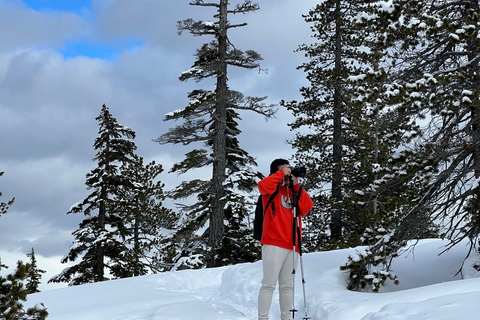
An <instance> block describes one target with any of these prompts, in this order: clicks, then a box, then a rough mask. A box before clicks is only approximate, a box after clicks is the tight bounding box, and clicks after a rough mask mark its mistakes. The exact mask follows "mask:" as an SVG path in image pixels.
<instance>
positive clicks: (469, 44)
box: [350, 1, 480, 287]
mask: <svg viewBox="0 0 480 320" xmlns="http://www.w3.org/2000/svg"><path fill="white" fill-rule="evenodd" d="M395 11H396V13H395V15H396V16H397V19H395V23H391V24H390V28H389V37H390V38H391V39H392V40H393V42H392V44H393V45H392V47H391V50H390V52H391V53H393V54H392V56H391V58H392V64H394V65H395V66H396V68H397V71H398V73H397V76H396V77H395V78H394V79H393V81H392V83H391V87H392V88H393V87H395V88H396V91H397V93H396V95H397V96H398V97H399V99H398V100H397V101H395V104H396V105H397V106H398V109H399V110H403V112H405V113H407V114H410V115H411V118H412V119H414V117H415V116H416V120H417V122H418V123H419V124H421V126H422V127H421V135H420V136H419V137H418V138H417V139H415V140H414V141H413V142H412V143H411V144H410V145H408V146H405V147H406V148H405V149H406V150H405V152H404V155H405V157H406V158H407V160H406V161H405V163H406V164H407V165H406V166H405V171H406V172H407V175H408V180H409V181H410V182H409V183H419V182H420V183H423V185H424V188H423V189H422V193H420V194H419V196H418V194H417V195H416V198H414V201H413V203H414V206H413V207H412V208H410V210H408V212H406V214H405V215H404V216H403V217H401V219H399V221H398V223H397V224H396V226H395V228H393V229H392V231H391V232H389V233H388V234H386V235H384V236H381V237H379V239H377V242H376V243H375V244H374V245H372V246H370V247H369V248H368V256H370V257H376V256H378V254H379V253H381V252H382V251H383V250H384V248H385V246H389V247H390V248H395V247H396V248H397V250H391V251H390V252H389V256H390V257H394V256H395V255H397V254H398V248H399V247H401V246H402V245H403V244H405V243H406V241H408V240H410V239H418V238H421V236H422V235H423V234H424V233H425V225H426V224H425V221H427V222H428V221H435V222H436V223H439V228H440V230H441V234H440V235H441V236H443V237H446V238H449V239H450V240H451V245H450V246H453V245H455V244H457V243H459V242H460V241H462V240H464V239H466V238H468V239H470V241H471V242H472V245H474V244H475V243H476V242H477V241H478V233H479V223H478V221H479V218H478V217H479V213H478V206H477V202H478V194H479V188H478V181H479V177H480V171H479V169H478V168H479V162H478V160H479V156H478V154H479V150H480V148H479V147H480V145H479V139H478V138H479V136H478V134H479V131H478V130H479V129H478V121H479V120H478V119H479V118H478V111H477V109H478V107H479V105H480V103H479V89H478V88H479V87H480V86H479V80H480V78H479V76H478V69H479V59H478V57H479V56H480V55H479V49H478V45H479V38H478V34H479V25H480V24H479V16H480V15H479V14H480V8H479V3H478V1H444V2H442V3H441V4H439V3H438V2H436V1H397V2H396V3H395ZM407 169H408V170H407ZM408 180H407V181H408ZM404 184H407V183H404ZM447 249H448V248H447ZM370 259H371V258H370ZM356 262H357V263H360V264H363V265H364V266H366V265H372V264H373V263H372V261H371V260H370V261H368V259H356ZM357 265H358V264H357ZM358 275H359V274H357V275H356V277H357V279H356V280H353V281H352V282H351V283H350V286H353V287H358V283H359V281H358V280H359V279H361V278H359V277H358ZM355 283H356V284H355Z"/></svg>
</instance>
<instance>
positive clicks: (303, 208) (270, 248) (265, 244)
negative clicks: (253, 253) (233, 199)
mask: <svg viewBox="0 0 480 320" xmlns="http://www.w3.org/2000/svg"><path fill="white" fill-rule="evenodd" d="M291 171H292V169H291V167H290V165H289V162H288V161H287V160H285V159H276V160H274V161H273V162H272V163H271V165H270V175H269V176H268V177H266V178H264V179H263V180H261V181H260V182H259V183H258V189H259V191H260V193H261V194H262V202H263V208H264V213H265V214H264V219H263V234H262V240H261V242H260V243H261V245H262V263H263V279H262V286H261V288H260V292H259V294H258V319H259V320H260V319H268V313H269V311H270V305H271V304H272V297H273V292H274V291H275V287H276V286H277V281H278V288H279V297H280V311H281V318H282V320H288V319H290V318H291V310H292V307H293V281H294V275H293V274H292V271H293V269H294V267H295V268H296V265H297V261H298V242H297V246H296V250H295V251H296V252H295V253H294V252H293V223H294V219H293V206H292V199H293V192H296V193H297V195H298V197H297V201H298V209H299V212H298V214H299V215H301V216H305V215H306V214H307V213H308V212H309V211H310V210H311V209H312V207H313V201H312V199H311V198H310V196H309V195H308V194H307V192H306V191H305V190H303V188H301V186H300V183H299V182H298V178H297V177H294V176H292V175H291ZM277 188H278V194H277V195H276V196H275V198H273V200H272V202H271V204H268V207H266V206H267V202H268V200H269V198H270V195H272V194H273V193H274V192H276V190H277ZM298 193H299V194H298ZM300 235H301V223H300Z"/></svg>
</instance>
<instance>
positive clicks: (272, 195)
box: [263, 185, 278, 216]
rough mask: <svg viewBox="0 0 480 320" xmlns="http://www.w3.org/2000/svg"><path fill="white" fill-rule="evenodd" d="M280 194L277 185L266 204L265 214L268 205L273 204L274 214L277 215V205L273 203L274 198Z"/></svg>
mask: <svg viewBox="0 0 480 320" xmlns="http://www.w3.org/2000/svg"><path fill="white" fill-rule="evenodd" d="M277 194H278V185H277V188H276V189H275V192H273V193H272V194H271V195H270V198H268V201H267V205H266V206H265V211H263V215H265V212H266V211H267V209H268V206H269V205H270V204H272V214H273V215H274V216H275V215H276V213H275V205H274V204H273V202H272V201H273V199H275V197H276V196H277Z"/></svg>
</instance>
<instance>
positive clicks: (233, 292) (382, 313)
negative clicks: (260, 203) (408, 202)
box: [25, 240, 480, 320]
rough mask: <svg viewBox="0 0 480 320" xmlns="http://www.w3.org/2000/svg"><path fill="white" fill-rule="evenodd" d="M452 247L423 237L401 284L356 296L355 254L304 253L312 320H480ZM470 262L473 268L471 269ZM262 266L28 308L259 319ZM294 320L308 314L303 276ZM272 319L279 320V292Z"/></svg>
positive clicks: (59, 293) (67, 293) (84, 291)
mask: <svg viewBox="0 0 480 320" xmlns="http://www.w3.org/2000/svg"><path fill="white" fill-rule="evenodd" d="M445 244H446V243H445V242H443V241H441V240H422V241H421V242H420V243H419V244H418V245H417V246H416V249H415V251H414V252H413V253H410V254H408V255H405V256H402V257H400V258H399V259H397V261H395V263H394V265H393V269H394V272H395V273H396V274H397V275H398V276H399V279H400V285H398V286H395V285H393V284H392V285H387V286H386V287H385V288H383V289H382V292H381V293H377V294H374V293H366V292H363V293H359V292H350V291H348V290H346V289H345V283H346V274H345V273H343V272H341V271H339V269H338V267H339V265H341V264H343V263H344V262H345V261H346V260H347V256H348V255H349V254H350V253H354V252H355V249H346V250H337V251H331V252H320V253H310V254H306V255H304V267H305V280H306V284H305V285H306V295H307V308H308V312H307V313H308V315H309V316H310V317H311V318H312V319H314V320H315V319H323V320H357V319H358V320H360V319H362V320H378V319H382V320H407V319H408V320H429V319H431V320H433V319H435V320H452V319H462V320H475V319H479V320H480V311H479V310H480V309H479V306H478V303H480V275H479V274H478V272H476V271H475V270H474V269H473V268H472V267H471V263H470V262H469V263H468V264H467V266H466V267H465V271H466V272H465V273H466V274H468V275H469V276H470V277H471V278H470V279H464V280H460V276H456V277H455V278H454V275H455V273H456V272H457V271H458V270H459V268H460V267H461V262H462V261H463V258H464V257H465V255H466V253H467V247H466V246H463V245H460V246H458V247H456V248H454V249H452V250H451V251H449V252H447V253H445V254H443V255H441V256H438V253H440V252H441V251H443V249H444V245H445ZM469 264H470V265H469ZM261 277H262V275H261V262H256V263H247V264H239V265H235V266H229V267H222V268H215V269H203V270H186V271H177V272H170V273H164V274H157V275H150V276H143V277H137V278H129V279H122V280H114V281H107V282H103V283H94V284H89V285H82V286H77V287H69V288H62V289H56V290H50V291H45V292H41V293H37V294H33V295H31V296H29V299H28V302H27V303H25V306H26V307H29V306H32V305H34V304H36V303H37V302H43V303H44V304H45V306H46V307H47V310H48V312H49V313H50V315H49V316H48V318H47V319H48V320H110V319H111V320H140V319H142V320H161V319H178V320H187V319H188V320H193V319H195V320H202V319H208V320H214V319H217V320H220V319H230V320H236V319H238V320H240V319H242V320H246V319H249V320H253V319H256V305H257V301H256V300H257V294H258V289H259V285H260V281H261ZM297 277H298V278H297V283H296V288H297V292H296V295H295V296H296V306H297V308H298V309H299V310H300V312H299V314H296V316H295V319H301V318H302V317H303V316H304V310H303V294H302V291H301V282H300V280H301V279H300V272H297ZM274 297H275V298H274V302H273V304H272V310H271V319H279V310H278V308H279V307H278V294H275V296H274Z"/></svg>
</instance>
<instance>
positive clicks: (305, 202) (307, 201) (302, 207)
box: [293, 184, 313, 217]
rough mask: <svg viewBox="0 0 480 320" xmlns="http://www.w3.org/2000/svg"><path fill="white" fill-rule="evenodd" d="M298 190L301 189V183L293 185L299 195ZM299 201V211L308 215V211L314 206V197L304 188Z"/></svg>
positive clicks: (302, 214)
mask: <svg viewBox="0 0 480 320" xmlns="http://www.w3.org/2000/svg"><path fill="white" fill-rule="evenodd" d="M302 189H303V188H302ZM298 190H300V184H296V185H295V186H294V187H293V191H294V192H296V193H297V195H298ZM297 201H298V209H299V211H300V212H299V213H300V215H301V216H302V217H304V216H306V215H307V213H308V212H309V211H310V210H312V208H313V201H312V198H310V196H309V195H308V193H307V192H306V191H305V190H302V192H301V193H300V197H299V198H298V199H297Z"/></svg>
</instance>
